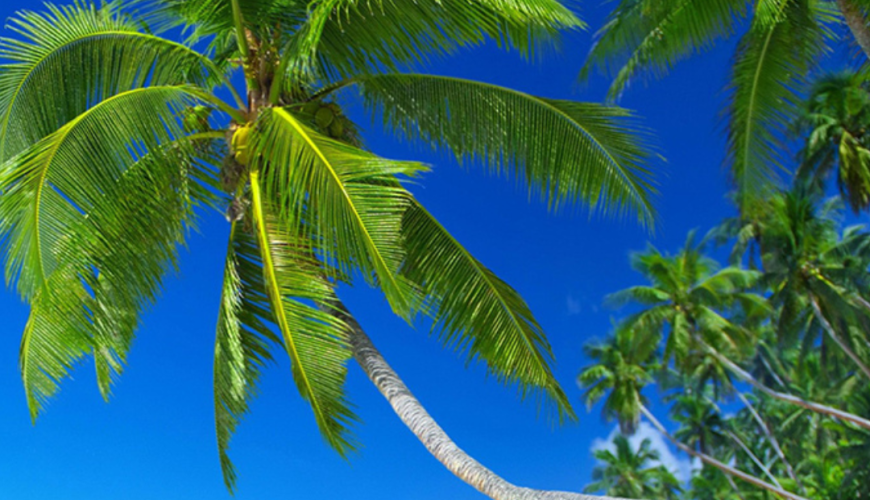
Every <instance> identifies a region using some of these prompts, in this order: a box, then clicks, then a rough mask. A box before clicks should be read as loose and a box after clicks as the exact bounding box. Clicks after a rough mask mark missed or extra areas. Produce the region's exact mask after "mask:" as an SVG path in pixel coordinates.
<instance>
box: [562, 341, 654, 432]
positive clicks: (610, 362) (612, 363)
mask: <svg viewBox="0 0 870 500" xmlns="http://www.w3.org/2000/svg"><path fill="white" fill-rule="evenodd" d="M656 348H657V347H656V342H649V341H647V339H645V338H643V337H641V336H640V335H636V334H635V333H634V332H632V331H631V330H629V329H627V328H617V330H616V331H615V332H614V334H613V336H612V337H611V338H610V339H608V340H607V341H606V342H603V343H600V344H588V345H586V346H585V347H584V350H585V351H586V356H588V357H589V358H590V359H593V360H595V361H596V362H595V363H594V364H591V365H589V366H588V367H586V368H585V369H583V371H581V372H580V375H579V376H578V377H577V384H578V385H579V386H580V387H582V388H584V389H585V392H584V394H583V398H584V400H585V401H586V405H587V406H588V407H590V408H591V407H592V406H593V405H594V404H596V403H597V402H598V401H600V400H601V399H602V398H604V405H603V408H602V414H603V416H604V418H605V419H607V420H613V419H616V420H617V421H618V422H619V428H620V431H622V433H623V434H627V435H632V434H634V432H635V431H636V430H637V426H638V424H639V423H640V416H641V407H642V406H643V405H645V404H647V399H646V398H645V397H644V395H643V394H642V390H643V388H644V387H646V386H647V385H648V384H650V383H651V382H652V381H653V377H652V375H651V374H650V371H651V370H654V369H655V368H656V365H655V364H654V356H655V353H656Z"/></svg>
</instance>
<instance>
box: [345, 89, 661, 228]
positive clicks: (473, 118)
mask: <svg viewBox="0 0 870 500" xmlns="http://www.w3.org/2000/svg"><path fill="white" fill-rule="evenodd" d="M356 84H357V85H358V86H359V88H360V90H361V91H362V94H363V98H364V99H365V101H366V103H367V105H368V107H369V108H370V109H372V110H373V112H375V113H381V114H383V123H384V126H385V127H386V128H388V129H390V130H393V131H395V132H397V133H398V134H399V135H400V136H403V137H404V138H406V139H409V140H420V141H423V142H424V143H427V144H429V145H431V146H432V147H434V148H444V149H447V150H449V151H451V152H452V153H453V154H454V155H455V156H456V157H457V159H459V160H463V159H464V160H470V161H475V160H478V159H479V160H482V161H483V162H484V163H485V165H486V166H487V167H488V168H489V169H490V171H492V172H494V173H498V172H505V173H508V174H510V175H515V176H517V177H519V178H521V179H523V180H524V181H525V182H526V183H527V184H528V186H529V189H530V191H531V192H533V193H536V194H538V195H540V196H541V197H542V198H545V199H547V200H548V202H549V204H550V206H552V207H558V206H560V205H562V204H564V203H566V202H583V203H586V204H588V205H589V206H591V207H593V208H594V209H599V210H601V211H604V212H606V211H608V210H613V211H615V212H617V213H618V214H624V213H628V214H633V215H635V216H637V218H638V219H639V220H640V221H641V222H642V223H647V224H651V223H652V222H653V219H654V217H653V215H652V195H653V193H654V192H655V190H654V188H653V187H652V184H651V181H650V178H649V177H650V171H649V165H648V162H649V160H650V159H651V154H650V152H649V149H648V147H647V144H646V139H647V138H646V137H645V133H644V132H643V131H642V130H641V129H639V128H638V127H637V126H636V124H635V123H634V120H633V115H632V114H631V113H630V112H629V111H627V110H624V109H621V108H614V107H607V106H602V105H599V104H592V103H580V102H571V101H562V100H554V99H544V98H540V97H535V96H531V95H528V94H523V93H521V92H517V91H513V90H509V89H505V88H502V87H497V86H494V85H489V84H485V83H479V82H473V81H468V80H460V79H456V78H448V77H438V76H429V75H381V76H371V77H364V78H360V79H358V80H356Z"/></svg>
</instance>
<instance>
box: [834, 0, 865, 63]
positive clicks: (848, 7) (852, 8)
mask: <svg viewBox="0 0 870 500" xmlns="http://www.w3.org/2000/svg"><path fill="white" fill-rule="evenodd" d="M837 5H838V6H839V7H840V12H841V13H842V14H843V18H844V19H845V20H846V24H847V25H848V26H849V30H850V31H851V32H852V36H854V37H855V41H856V42H858V45H859V46H860V47H861V50H863V51H864V54H865V55H866V56H867V57H868V58H870V28H868V27H867V20H866V19H864V13H863V12H861V8H860V7H858V5H856V4H855V0H837Z"/></svg>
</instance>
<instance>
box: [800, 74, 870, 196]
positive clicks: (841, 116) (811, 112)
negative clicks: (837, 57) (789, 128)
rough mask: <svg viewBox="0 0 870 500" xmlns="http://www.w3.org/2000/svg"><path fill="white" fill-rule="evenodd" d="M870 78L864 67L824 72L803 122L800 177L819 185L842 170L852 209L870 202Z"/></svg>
mask: <svg viewBox="0 0 870 500" xmlns="http://www.w3.org/2000/svg"><path fill="white" fill-rule="evenodd" d="M868 109H870V82H868V81H867V75H866V74H865V73H864V72H863V71H842V72H839V73H832V74H828V75H823V76H822V77H820V78H818V79H817V80H816V81H815V82H814V83H813V86H812V88H811V89H810V94H809V98H808V99H807V101H806V105H805V106H804V109H803V114H802V116H801V117H800V118H799V121H798V127H799V129H800V130H801V131H802V132H803V133H804V134H805V135H806V137H807V139H806V145H805V147H804V150H803V152H802V156H803V158H802V160H803V161H802V163H801V165H800V167H799V168H798V170H797V172H796V174H795V177H796V180H797V181H798V182H809V183H811V184H812V185H814V186H815V187H816V188H817V189H822V188H823V187H824V183H823V180H824V178H825V177H827V176H829V175H830V174H831V172H832V170H836V174H837V175H836V177H837V185H838V186H839V188H840V193H841V194H842V195H843V196H844V197H845V198H846V201H848V203H849V205H850V206H851V208H852V210H853V211H854V212H855V213H857V212H859V211H861V210H865V209H866V208H867V207H868V206H870V150H868V147H870V132H868V130H867V124H868V123H870V111H868Z"/></svg>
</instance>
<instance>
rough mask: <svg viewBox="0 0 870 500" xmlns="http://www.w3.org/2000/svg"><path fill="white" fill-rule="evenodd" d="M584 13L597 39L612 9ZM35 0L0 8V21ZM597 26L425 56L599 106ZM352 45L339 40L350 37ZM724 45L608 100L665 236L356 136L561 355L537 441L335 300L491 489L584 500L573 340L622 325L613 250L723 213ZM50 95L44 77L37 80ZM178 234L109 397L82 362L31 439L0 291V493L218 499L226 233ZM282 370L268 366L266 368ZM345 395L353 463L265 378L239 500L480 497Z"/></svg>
mask: <svg viewBox="0 0 870 500" xmlns="http://www.w3.org/2000/svg"><path fill="white" fill-rule="evenodd" d="M600 3H601V0H594V1H587V2H583V3H582V4H581V14H582V16H583V18H584V19H585V20H586V21H588V22H589V24H590V26H591V27H592V28H593V29H594V28H597V27H598V26H600V25H601V22H602V19H603V17H604V15H605V14H606V12H607V9H609V8H610V7H611V6H612V4H611V5H604V6H602V5H600ZM39 5H40V3H39V2H35V1H30V0H28V1H22V0H12V1H7V2H3V3H2V5H0V17H2V18H4V19H6V18H8V17H9V16H10V15H11V14H12V12H13V11H15V10H19V9H25V8H28V9H37V8H39ZM591 40H592V31H587V32H580V33H575V34H572V35H570V36H568V37H566V39H565V43H564V46H563V48H562V50H561V53H559V54H552V55H550V56H548V57H547V58H546V60H545V61H543V62H542V63H538V64H535V65H529V64H526V63H524V62H523V61H522V60H521V59H520V58H519V57H518V56H517V55H516V54H508V53H504V52H500V51H498V50H497V49H496V48H495V47H484V48H479V49H476V50H471V51H467V52H464V53H461V54H459V55H458V56H456V57H453V58H451V59H449V60H445V61H442V62H438V63H437V64H434V65H432V66H431V67H430V70H429V72H431V73H435V74H446V75H455V76H462V77H467V78H476V79H479V80H483V81H487V82H491V83H495V84H500V85H505V86H510V87H513V88H516V89H519V90H523V91H526V92H529V93H533V94H539V95H543V96H547V97H554V98H570V99H578V100H590V101H594V100H599V99H601V98H602V97H603V95H604V91H605V86H606V80H605V79H604V78H600V77H597V78H596V79H595V80H594V81H593V82H592V83H591V84H590V85H588V86H586V87H579V86H578V85H577V84H576V75H577V72H578V71H579V69H580V67H581V65H582V62H583V60H584V57H585V54H586V53H587V51H588V50H589V46H590V43H591ZM351 42H352V41H351ZM732 48H733V44H732V43H727V44H722V45H721V46H720V47H719V48H717V49H716V50H714V51H712V52H711V53H709V54H707V55H706V56H704V57H701V58H695V59H692V60H690V61H688V62H685V63H683V64H681V65H680V66H679V67H678V68H677V69H676V70H675V71H674V72H673V74H672V75H671V76H670V77H669V78H667V79H666V80H665V81H659V82H650V84H649V85H642V84H641V85H635V87H634V88H632V89H631V91H630V92H628V94H627V95H626V98H625V99H624V101H623V103H622V104H623V105H625V106H627V107H630V108H633V109H636V110H637V111H638V112H639V113H640V114H641V115H642V116H644V117H645V124H646V125H647V126H649V127H650V128H652V129H653V130H655V131H656V133H657V136H658V144H659V145H660V148H661V151H662V153H663V154H664V155H665V156H666V157H667V158H668V163H667V164H658V165H656V177H657V179H658V181H659V183H660V188H661V195H660V196H659V198H658V201H657V208H658V211H659V214H660V220H661V223H660V225H659V227H658V230H657V232H656V234H654V235H650V234H648V233H646V232H645V231H644V230H642V229H640V228H638V227H637V226H636V225H635V224H633V223H632V222H631V221H615V220H610V219H602V218H600V217H593V218H591V219H590V218H589V217H587V215H586V213H585V212H583V211H579V210H577V211H574V213H572V212H571V211H570V210H569V211H566V212H565V213H562V214H555V215H554V214H550V213H548V212H547V210H546V208H545V207H544V206H542V205H541V204H537V203H529V202H528V199H527V196H526V194H525V191H524V190H523V189H522V188H520V187H517V185H516V184H515V183H513V182H509V181H505V180H504V179H494V178H488V177H487V176H485V175H484V174H482V173H481V171H480V170H477V169H474V168H470V169H461V168H459V167H458V166H457V165H456V164H455V163H454V162H452V161H450V160H449V159H448V158H447V157H446V156H441V155H433V154H430V153H428V152H425V151H421V150H419V149H417V148H410V147H406V145H402V144H396V143H395V142H394V141H393V140H392V139H391V137H389V136H387V135H384V134H382V133H381V131H380V130H379V129H378V128H377V127H375V126H372V125H371V124H369V122H368V121H367V118H366V117H364V116H362V115H360V116H359V118H360V119H361V120H362V121H363V123H365V124H366V131H365V139H366V142H367V144H368V145H369V146H370V147H371V148H372V149H373V150H374V151H376V152H377V153H379V154H381V155H384V156H388V157H394V158H403V159H411V158H417V159H421V160H423V161H426V162H429V163H431V164H432V165H433V166H434V168H433V171H432V172H431V173H430V174H428V175H427V176H426V177H425V179H424V180H423V182H422V184H421V185H420V186H417V187H415V188H414V192H415V194H416V195H417V197H418V198H419V199H421V200H422V201H423V203H425V204H426V205H427V206H428V207H429V209H430V210H431V212H433V213H434V214H435V215H436V216H437V217H438V218H439V219H440V220H441V221H442V223H443V224H444V225H445V226H446V227H447V228H448V229H449V230H451V231H452V232H453V234H454V235H455V236H456V237H457V238H458V239H459V240H460V241H461V242H463V243H464V244H465V245H466V246H467V247H468V248H469V249H470V250H471V251H472V252H473V253H474V254H475V255H476V256H477V257H478V258H479V259H480V260H481V261H482V262H483V263H484V264H486V265H487V266H489V267H490V268H491V269H493V270H494V271H495V272H497V273H498V274H499V275H500V276H501V277H502V278H503V279H505V280H506V281H508V282H509V283H511V284H512V285H513V286H514V287H515V288H516V289H518V290H519V291H520V293H521V294H522V295H523V296H524V297H525V298H526V300H527V301H528V302H529V303H530V305H531V306H532V310H533V311H534V312H535V313H536V315H537V318H538V320H539V321H540V323H541V324H542V325H543V326H544V328H545V330H546V332H547V334H548V336H549V339H550V341H551V343H552V345H553V348H554V351H555V353H556V357H557V362H558V365H557V367H556V372H557V374H558V378H559V380H560V381H561V382H562V383H563V385H564V387H565V389H566V390H567V392H568V394H569V396H570V397H571V401H572V402H573V403H574V404H575V405H576V409H577V410H578V413H579V415H580V421H579V422H578V423H575V424H571V425H568V426H566V427H561V428H555V429H553V428H551V427H550V426H549V425H548V424H547V422H545V421H544V420H542V419H538V418H537V417H536V412H535V408H534V407H533V405H532V404H528V403H526V404H524V403H521V402H519V401H518V399H517V398H516V396H515V392H514V391H513V390H512V389H508V388H505V387H503V386H500V385H498V384H497V383H496V382H495V381H494V380H488V379H487V378H486V377H485V374H484V371H483V369H482V368H481V367H471V368H470V369H466V368H465V365H464V362H463V361H462V360H461V358H460V357H459V356H458V355H457V354H455V353H453V352H449V351H445V350H443V349H442V348H441V346H440V345H439V344H438V343H437V342H436V341H435V340H434V339H432V338H430V337H429V336H428V335H427V331H425V330H423V331H414V330H413V329H411V328H409V327H408V326H407V325H406V324H404V323H403V322H402V321H401V320H399V319H397V318H395V317H393V316H391V313H390V310H389V308H388V307H387V306H386V304H385V303H384V300H383V299H382V297H381V296H380V295H379V293H377V292H375V291H373V290H370V289H367V288H366V287H365V286H364V285H359V286H358V288H356V289H353V290H343V291H342V297H344V298H345V299H346V302H347V303H348V305H349V307H350V309H351V311H352V312H353V313H354V314H356V315H357V317H358V318H359V320H360V322H361V323H362V325H363V326H364V328H365V329H366V330H367V331H368V332H369V335H370V336H371V337H372V338H373V340H374V342H375V343H376V344H377V346H378V347H379V348H380V349H381V350H382V352H383V353H384V355H385V357H386V358H387V359H388V360H389V362H390V363H391V364H392V365H393V367H394V368H395V369H396V371H397V372H398V373H399V374H400V375H401V376H402V377H403V378H404V380H405V382H406V383H407V384H408V386H409V387H410V388H411V390H412V391H414V393H415V394H416V395H417V396H418V398H419V399H420V400H421V401H422V402H423V403H424V404H425V405H426V407H427V408H428V410H429V411H430V413H431V414H432V415H433V416H434V417H435V418H436V419H437V420H438V421H439V422H440V424H441V425H442V426H443V427H444V428H445V430H446V431H447V432H448V433H449V434H450V435H451V436H452V437H453V438H454V439H455V440H456V442H457V443H458V444H459V445H460V446H461V447H463V448H464V449H466V450H467V451H469V452H470V453H471V454H472V455H473V456H475V457H476V458H477V459H478V460H480V461H481V462H482V463H484V464H485V465H487V466H489V467H491V468H492V469H493V470H494V471H496V472H497V473H499V474H501V475H503V476H504V477H505V478H506V479H508V480H510V481H512V482H514V483H516V484H520V485H523V486H530V487H538V488H547V489H563V490H573V491H579V490H580V489H582V488H583V486H584V485H585V484H586V483H588V482H589V481H590V474H591V470H592V467H593V465H594V459H592V457H591V456H590V453H589V448H590V445H591V443H592V442H593V440H594V439H596V438H602V437H605V436H607V435H608V434H609V433H610V431H611V430H612V428H613V425H612V424H607V423H604V422H603V421H602V419H601V417H600V414H599V410H600V408H594V409H593V410H592V411H591V412H587V411H586V409H585V407H584V406H583V404H582V403H581V402H580V399H579V398H580V394H581V392H580V390H579V389H578V388H577V387H576V385H575V383H574V378H575V376H576V374H577V372H578V370H579V369H580V368H581V367H582V366H584V365H585V363H586V361H587V360H586V359H584V357H583V354H582V349H581V347H582V345H583V344H584V343H585V342H587V341H589V340H590V339H593V338H596V337H599V338H600V337H603V336H604V335H606V334H607V332H608V330H609V326H610V324H611V318H613V317H615V316H617V315H618V312H617V311H612V310H609V309H606V308H603V307H602V298H603V297H604V296H605V295H606V294H607V293H610V292H613V291H615V290H619V289H621V288H624V287H626V286H630V285H632V284H636V283H638V280H639V277H638V276H636V275H635V274H634V273H633V272H632V271H631V270H630V268H629V266H628V254H629V252H630V251H632V250H638V249H642V248H643V247H644V245H645V244H646V242H647V241H648V240H651V241H652V242H653V243H654V244H655V245H656V246H658V247H659V248H662V249H670V250H674V249H677V248H678V247H679V246H680V245H681V244H682V243H683V241H684V238H685V236H686V233H687V231H689V230H690V229H692V228H702V229H703V230H706V229H707V228H709V227H710V226H712V225H713V224H715V223H717V222H718V221H719V220H720V219H721V218H722V217H724V216H727V215H729V214H730V213H731V209H730V206H729V204H728V203H727V201H726V199H725V194H726V191H727V184H726V178H725V171H724V169H723V166H722V158H723V155H724V152H723V151H724V139H723V134H722V127H721V123H720V122H719V120H718V116H719V115H718V112H719V109H720V105H721V104H722V102H723V100H724V98H725V94H724V92H723V90H722V89H723V87H724V84H725V80H726V76H727V67H728V61H729V58H730V55H731V50H732ZM46 89H47V90H46V91H50V89H51V83H50V82H46ZM200 229H201V231H200V234H194V235H192V237H191V238H190V245H189V249H188V250H187V251H185V252H184V253H183V256H182V261H181V272H180V274H179V275H178V276H177V277H174V278H171V279H169V280H168V281H167V286H166V290H165V293H164V294H163V297H162V300H161V301H160V302H159V304H158V305H157V306H156V307H155V308H154V309H153V310H152V311H151V312H150V313H149V314H148V315H147V316H146V318H145V326H144V328H143V329H142V330H141V331H140V332H139V336H138V339H137V341H136V343H135V346H134V348H133V351H132V353H131V355H130V360H129V361H130V363H129V366H128V368H127V372H126V373H125V375H124V376H123V378H122V379H121V381H120V383H119V384H118V385H117V387H116V389H115V396H114V399H113V400H112V402H111V403H110V404H105V403H104V402H103V401H102V399H101V398H100V396H99V393H98V391H97V389H96V386H95V383H94V376H93V374H92V365H91V364H89V363H85V364H83V365H81V366H80V367H79V368H78V369H77V370H76V371H75V373H74V376H73V378H72V379H71V380H67V381H66V382H65V383H64V385H63V389H62V391H61V393H60V395H59V396H58V397H57V398H55V399H54V400H53V401H52V403H51V404H50V406H49V408H48V411H47V412H46V413H45V414H44V415H43V416H42V417H41V418H40V420H39V422H38V423H37V425H36V426H31V424H30V419H29V417H28V413H27V408H26V404H25V399H24V392H23V390H22V387H21V382H20V378H19V373H18V358H17V357H18V344H19V339H20V334H21V332H22V330H23V327H24V323H25V321H26V314H27V310H26V307H25V306H24V305H23V304H21V303H20V301H19V300H18V299H17V297H16V296H15V295H14V294H13V293H11V292H8V291H6V292H3V293H2V294H0V317H2V321H3V325H4V328H3V333H2V335H0V401H2V404H0V499H28V500H31V499H32V500H39V499H93V498H123V499H153V498H160V499H162V500H174V499H185V500H187V499H191V500H197V499H222V498H229V495H228V494H227V492H226V491H225V489H224V487H223V484H222V481H221V477H220V470H219V465H218V460H217V453H216V444H215V438H214V426H213V401H212V392H211V379H212V374H211V364H212V354H213V340H214V327H215V321H216V315H217V309H218V298H219V293H220V280H221V274H222V267H223V259H224V255H223V252H224V250H225V248H226V243H225V242H226V236H227V231H228V226H227V224H226V222H225V221H224V219H223V217H222V216H220V215H218V214H212V213H209V214H205V215H204V217H203V219H202V222H201V228H200ZM278 357H279V358H280V356H278ZM348 391H349V392H350V395H351V398H352V400H353V401H354V402H355V404H356V405H357V407H358V412H359V415H360V416H361V417H362V419H363V421H364V423H363V424H361V425H359V426H358V428H357V432H358V436H359V438H360V440H361V441H362V443H363V444H364V448H363V449H362V451H361V453H359V455H357V456H355V457H353V458H352V459H351V460H350V461H349V462H346V461H343V460H342V459H341V458H339V457H338V456H337V455H336V454H335V453H334V452H332V451H331V450H330V449H328V448H327V447H326V446H325V445H324V443H323V442H322V440H321V438H320V436H319V435H318V431H317V429H316V427H315V424H314V420H313V417H312V415H311V411H310V409H309V408H308V407H306V404H305V403H304V402H303V401H302V399H301V398H300V397H299V395H298V393H297V392H296V389H295V387H294V385H293V384H292V381H291V378H290V372H289V367H288V363H287V362H286V361H285V360H283V359H281V361H280V362H279V363H278V364H277V365H275V366H273V367H271V368H270V369H269V370H268V371H267V373H266V375H265V378H264V380H263V383H262V386H261V396H260V397H259V398H258V399H257V400H256V401H255V402H254V404H253V411H252V414H251V415H250V416H249V418H248V419H247V420H246V421H245V422H244V423H243V424H242V426H241V428H240V431H239V432H238V434H237V435H236V437H235V439H234V441H233V447H232V448H233V449H232V456H233V457H234V459H235V462H236V465H237V466H238V469H239V473H240V481H239V491H238V494H237V495H236V498H238V499H239V500H248V499H259V500H268V499H284V498H304V499H305V498H318V499H326V500H329V499H340V498H354V499H360V500H366V499H417V500H428V499H432V500H435V499H438V500H443V499H448V498H449V499H456V500H463V499H469V500H471V499H478V498H482V496H481V495H480V494H478V493H477V492H475V491H474V490H473V489H471V488H470V487H468V486H466V485H465V484H464V483H462V482H461V481H459V480H458V479H456V478H454V477H453V476H452V475H451V474H450V473H448V472H447V471H446V470H445V469H443V468H442V467H441V465H440V464H438V463H437V462H436V461H435V460H434V459H433V458H431V457H430V456H429V455H428V453H427V452H426V451H425V450H424V448H423V447H422V445H421V444H420V443H419V442H418V441H417V440H416V438H415V437H414V436H413V435H412V434H411V433H410V432H409V431H408V430H407V429H406V428H405V427H404V426H403V424H402V423H401V422H400V421H399V420H398V419H397V417H396V416H395V415H394V414H393V413H392V410H391V409H390V407H389V406H388V404H387V403H386V401H385V400H384V399H383V398H382V397H381V396H380V394H379V393H378V392H377V391H376V390H375V388H374V387H373V386H372V385H371V383H370V382H369V381H368V379H366V378H365V376H364V375H363V374H362V372H361V371H360V370H359V369H358V368H357V367H356V366H355V365H354V366H351V369H350V376H349V382H348Z"/></svg>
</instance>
